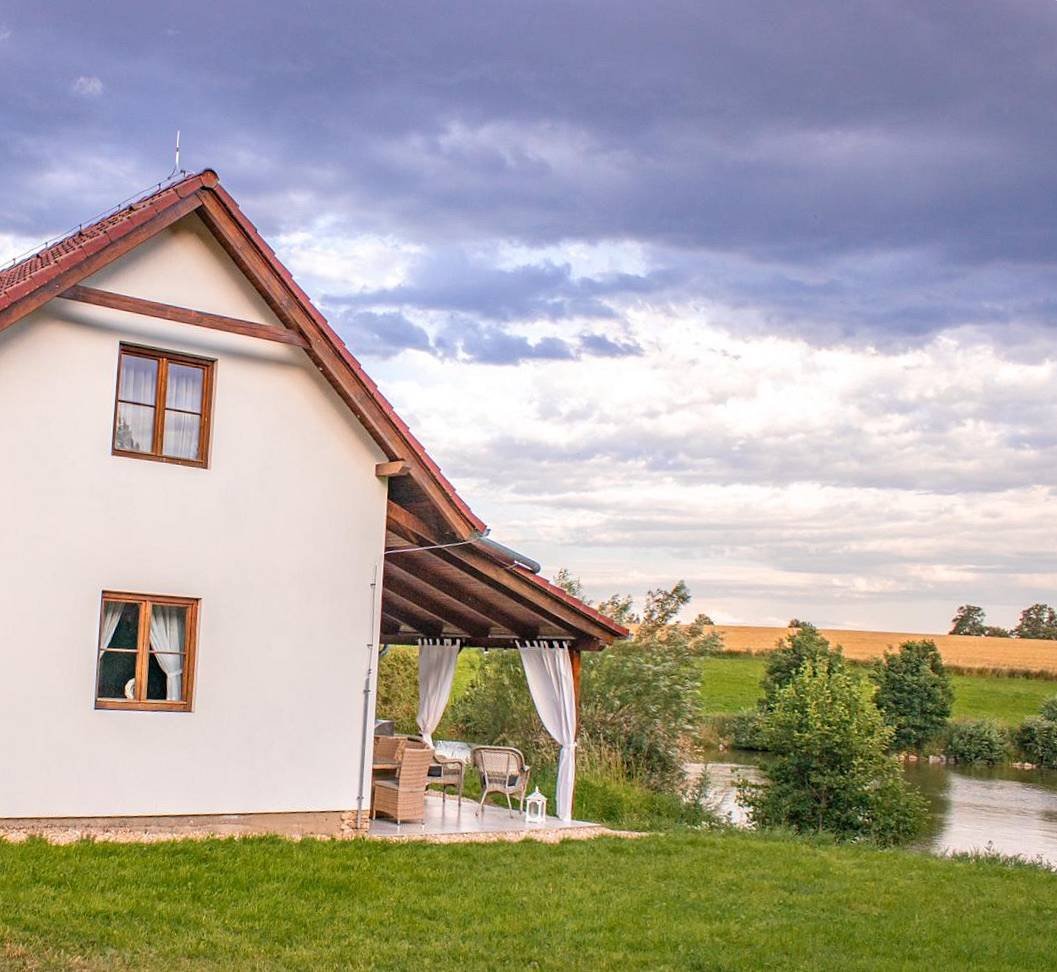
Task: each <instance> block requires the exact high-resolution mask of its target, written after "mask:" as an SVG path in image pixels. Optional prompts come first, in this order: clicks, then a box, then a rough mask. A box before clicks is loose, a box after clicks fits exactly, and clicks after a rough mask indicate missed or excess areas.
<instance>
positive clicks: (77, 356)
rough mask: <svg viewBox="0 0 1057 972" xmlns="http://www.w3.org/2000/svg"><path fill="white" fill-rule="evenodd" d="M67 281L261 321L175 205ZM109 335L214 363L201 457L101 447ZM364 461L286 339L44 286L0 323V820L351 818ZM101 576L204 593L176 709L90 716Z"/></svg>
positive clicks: (365, 524) (359, 441)
mask: <svg viewBox="0 0 1057 972" xmlns="http://www.w3.org/2000/svg"><path fill="white" fill-rule="evenodd" d="M86 282H87V283H89V284H91V285H94V286H100V287H105V288H107V289H111V290H115V291H119V292H123V293H128V294H135V295H137V296H142V297H147V298H152V299H155V300H161V301H166V302H169V303H177V304H182V305H184V306H188V307H194V308H197V309H203V310H210V311H214V312H218V313H223V314H227V315H230V316H235V317H242V318H247V319H250V320H256V321H260V322H262V323H275V322H274V319H273V318H272V317H271V314H270V312H269V311H268V309H267V307H266V305H264V304H263V302H262V301H260V299H259V298H258V297H257V295H256V294H255V293H254V292H253V291H252V289H251V288H250V287H249V285H248V284H246V283H245V282H244V281H243V280H242V279H241V277H240V276H239V275H238V272H237V270H236V268H234V266H233V265H232V264H231V263H230V262H229V261H228V260H227V257H226V256H225V255H224V254H223V252H222V251H221V250H220V249H219V248H218V247H216V246H215V244H213V243H212V241H211V240H210V239H209V238H208V236H207V235H206V234H205V233H204V231H203V230H202V228H201V225H200V224H198V222H197V218H195V217H191V218H189V219H188V220H185V221H184V223H183V224H181V225H178V226H177V227H175V228H174V229H172V230H169V231H166V233H165V234H164V235H163V236H162V237H160V238H158V239H156V240H155V241H153V242H152V243H150V244H148V245H147V246H145V247H142V248H141V249H139V250H137V251H135V252H133V253H132V254H129V255H128V256H126V257H125V258H123V259H122V260H121V261H119V263H118V264H116V265H114V266H112V267H111V268H108V269H107V270H106V271H105V272H103V273H101V274H99V275H97V276H96V277H95V278H94V279H92V280H89V281H86ZM122 341H129V342H134V343H139V344H143V345H147V346H150V347H155V348H159V349H163V350H171V351H181V352H185V353H188V354H196V355H201V356H205V357H211V358H215V359H216V361H217V365H216V373H215V374H216V385H215V401H214V413H213V415H214V423H213V438H212V446H211V450H210V451H211V462H210V467H209V468H208V469H196V468H187V467H182V466H175V465H169V464H165V463H157V462H149V461H143V460H137V459H129V458H118V457H114V456H112V455H111V425H112V420H113V410H114V389H115V379H116V369H117V359H118V346H119V344H120V342H122ZM382 459H384V456H383V455H382V453H381V452H380V450H378V448H377V447H376V446H375V445H374V444H373V442H372V441H371V440H370V439H369V438H368V436H367V435H366V433H364V431H363V430H362V428H361V427H360V426H359V425H358V423H357V422H356V421H355V419H354V418H353V417H352V415H351V414H350V413H349V411H348V410H347V409H346V407H345V406H344V405H343V404H342V403H341V401H340V399H338V397H337V396H336V395H335V394H334V393H333V391H332V389H331V388H330V386H329V385H328V384H327V383H326V381H325V380H324V379H323V378H322V376H320V375H319V374H318V372H317V371H316V370H315V369H314V367H313V366H312V365H311V363H310V362H309V361H308V359H307V357H306V356H305V355H304V353H303V352H302V351H300V350H299V349H296V348H290V347H287V346H284V345H280V344H272V343H270V342H264V341H260V340H257V339H253V338H247V337H241V336H238V335H229V334H224V333H217V332H212V331H209V330H206V329H204V328H198V327H192V326H189V325H183V324H173V323H167V322H164V321H157V320H152V319H149V318H144V317H140V316H138V315H130V314H125V313H121V312H116V311H109V310H105V309H103V308H97V307H90V306H88V305H84V304H79V303H74V302H70V301H63V300H54V301H52V302H51V303H49V304H48V305H45V307H43V308H42V309H41V310H39V311H37V312H35V313H34V314H33V315H31V316H30V317H28V318H26V319H25V320H23V321H21V322H20V323H19V324H17V325H16V326H15V327H13V328H11V329H9V330H8V331H7V332H5V333H3V334H0V739H2V740H3V741H2V743H0V817H27V816H34V817H35V816H95V815H116V814H173V813H203V814H214V813H241V812H269V811H312V810H348V809H354V808H355V807H356V799H357V793H358V789H359V787H358V781H357V778H356V775H357V773H356V771H357V769H358V768H359V758H360V744H361V740H362V734H361V727H362V721H363V687H364V678H365V675H366V671H367V661H368V647H367V646H368V645H369V644H370V643H372V642H373V641H374V640H375V636H374V633H373V632H372V630H371V619H372V609H371V589H370V583H371V580H372V575H373V572H374V570H375V569H376V567H379V569H380V565H379V560H380V556H381V553H382V547H383V544H384V520H385V499H386V488H385V484H384V482H382V481H379V480H378V479H377V478H376V477H375V475H374V465H375V463H376V462H379V461H381V460H382ZM107 589H110V590H123V591H130V592H143V593H152V594H172V595H184V596H191V597H200V598H201V618H200V628H199V637H198V659H197V671H196V677H195V694H194V710H193V712H190V713H165V712H129V711H104V710H97V709H96V708H95V707H94V702H95V685H94V682H95V673H96V642H97V637H98V628H99V611H100V594H101V592H102V591H103V590H107ZM368 776H369V769H368Z"/></svg>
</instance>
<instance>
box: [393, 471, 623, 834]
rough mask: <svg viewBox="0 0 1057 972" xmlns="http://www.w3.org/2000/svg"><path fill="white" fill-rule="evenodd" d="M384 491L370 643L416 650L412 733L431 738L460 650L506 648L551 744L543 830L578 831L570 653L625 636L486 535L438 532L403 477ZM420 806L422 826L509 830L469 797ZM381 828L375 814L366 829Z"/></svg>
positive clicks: (574, 666) (574, 676) (574, 670)
mask: <svg viewBox="0 0 1057 972" xmlns="http://www.w3.org/2000/svg"><path fill="white" fill-rule="evenodd" d="M388 465H390V466H391V467H392V468H394V469H395V468H397V464H388ZM405 484H406V485H405ZM389 493H390V499H389V504H388V515H387V521H386V545H385V546H386V550H385V567H384V572H383V576H382V592H381V598H380V610H381V619H380V643H381V645H383V646H388V645H411V646H416V645H417V646H418V650H419V708H418V726H419V730H420V733H421V737H422V739H423V740H424V742H425V743H426V744H427V745H432V742H433V740H432V733H433V731H434V730H435V729H436V727H437V725H438V724H439V722H440V719H441V716H442V715H443V712H444V709H445V707H446V706H447V703H448V699H449V696H450V693H451V686H452V680H453V677H454V672H455V665H456V661H457V657H458V652H459V651H460V650H461V649H462V648H464V647H479V648H485V649H489V650H491V649H511V650H517V651H518V652H519V653H520V655H521V659H522V662H523V664H524V666H525V673H526V678H527V681H528V684H529V689H530V691H531V693H532V698H533V701H534V703H535V705H536V709H537V711H538V712H539V715H540V718H541V721H542V722H543V725H544V726H545V727H546V729H547V731H548V732H549V733H550V734H551V735H552V736H553V737H554V739H555V740H556V742H557V743H558V744H559V746H560V747H561V755H560V757H559V766H558V785H557V793H556V804H557V805H556V807H555V808H554V810H555V814H556V815H555V816H554V817H552V818H549V826H551V827H553V828H568V827H571V826H572V827H575V826H583V824H578V823H577V822H576V821H573V820H572V797H573V788H574V786H575V773H576V769H575V766H576V761H575V746H576V734H577V729H578V723H579V697H580V663H581V657H582V652H584V651H599V650H602V649H603V648H604V647H605V646H606V645H607V644H610V643H611V642H612V641H614V640H615V639H617V638H622V637H625V636H626V635H627V631H626V630H625V629H624V628H623V627H621V626H620V625H618V624H616V623H615V622H613V621H612V620H610V619H609V618H607V617H605V616H604V615H602V614H600V613H599V612H597V611H595V610H594V609H593V608H591V607H589V606H588V605H586V604H584V603H583V602H582V601H580V600H578V599H577V598H575V597H571V596H570V595H569V594H567V593H566V592H565V591H564V590H562V589H561V588H560V587H557V586H556V585H554V584H551V583H550V582H549V581H547V580H545V579H544V578H542V577H541V576H540V575H539V569H540V568H539V565H538V564H536V563H534V562H533V561H532V560H531V559H530V558H528V557H526V556H524V555H522V554H519V553H517V552H516V551H513V550H511V549H510V548H508V547H505V546H503V545H502V544H499V543H496V542H495V541H493V540H491V539H490V538H489V537H488V536H487V535H486V533H487V531H485V530H483V529H481V530H471V531H466V532H461V531H452V530H450V529H448V528H447V527H446V524H445V523H444V522H443V520H442V519H441V518H440V517H438V516H437V515H435V512H434V511H435V507H433V506H432V504H430V503H429V502H428V501H424V500H423V498H421V497H420V495H419V494H418V491H417V490H415V488H414V483H413V482H412V481H410V479H401V478H400V477H398V476H396V475H393V478H391V479H390V483H389ZM379 715H384V713H379ZM426 803H427V811H428V813H427V821H426V826H428V827H429V829H430V830H431V831H432V830H437V829H438V828H439V830H441V831H443V832H444V833H474V832H481V831H482V828H484V830H486V831H487V830H488V829H489V828H498V829H499V830H502V831H509V830H510V829H511V828H516V827H519V826H521V824H518V823H514V822H512V821H511V818H510V816H509V814H508V813H507V811H506V809H505V808H504V809H503V810H502V811H497V810H495V809H494V808H485V811H484V812H483V813H476V812H475V811H476V807H475V806H474V805H473V804H472V803H469V804H468V805H467V806H466V807H465V808H463V809H458V808H457V803H456V802H455V801H452V800H451V799H449V800H448V802H447V805H446V806H444V805H440V806H438V805H437V801H436V800H435V799H434V798H429V799H427V801H426ZM499 814H501V815H502V819H500V816H499ZM391 827H392V825H391V824H389V823H382V821H381V820H380V819H379V820H378V821H377V822H376V823H375V824H373V825H372V833H377V834H379V835H381V834H382V833H384V832H387V831H388V830H389V829H391ZM405 829H406V828H405Z"/></svg>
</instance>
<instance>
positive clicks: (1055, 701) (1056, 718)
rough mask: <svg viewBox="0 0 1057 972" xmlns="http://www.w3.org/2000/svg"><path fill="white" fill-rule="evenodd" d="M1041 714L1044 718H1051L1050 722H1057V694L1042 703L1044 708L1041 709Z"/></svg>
mask: <svg viewBox="0 0 1057 972" xmlns="http://www.w3.org/2000/svg"><path fill="white" fill-rule="evenodd" d="M1039 714H1040V715H1041V716H1042V717H1043V719H1049V720H1050V722H1057V695H1055V696H1053V698H1050V699H1047V700H1046V701H1045V702H1043V703H1042V708H1041V709H1040V710H1039Z"/></svg>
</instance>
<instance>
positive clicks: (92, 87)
mask: <svg viewBox="0 0 1057 972" xmlns="http://www.w3.org/2000/svg"><path fill="white" fill-rule="evenodd" d="M70 90H71V91H72V92H73V93H74V94H75V95H79V96H80V97H82V98H98V97H99V96H100V95H101V94H102V93H103V82H102V81H101V80H100V79H99V78H97V77H95V75H85V74H82V75H81V76H80V77H79V78H77V79H76V80H75V81H74V82H73V84H71V85H70Z"/></svg>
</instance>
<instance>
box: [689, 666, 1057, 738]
mask: <svg viewBox="0 0 1057 972" xmlns="http://www.w3.org/2000/svg"><path fill="white" fill-rule="evenodd" d="M763 669H764V659H763V658H762V657H760V656H756V655H716V656H713V657H710V658H705V659H703V660H702V677H701V706H702V710H703V711H704V712H706V713H707V714H709V715H721V714H724V713H730V712H740V711H742V710H743V709H751V708H752V707H753V706H754V705H756V702H757V700H758V699H759V697H760V679H761V678H762V677H763ZM952 681H953V683H954V718H956V719H962V718H966V719H968V718H972V719H996V720H998V721H999V722H1004V723H1006V724H1009V725H1014V724H1016V723H1018V722H1020V721H1021V720H1023V719H1024V718H1025V717H1027V716H1029V715H1037V714H1038V711H1039V707H1040V706H1041V705H1042V703H1043V702H1044V701H1045V700H1046V699H1048V698H1050V697H1051V696H1053V695H1057V681H1050V680H1047V679H1041V678H1000V677H996V676H993V675H953V676H952Z"/></svg>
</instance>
